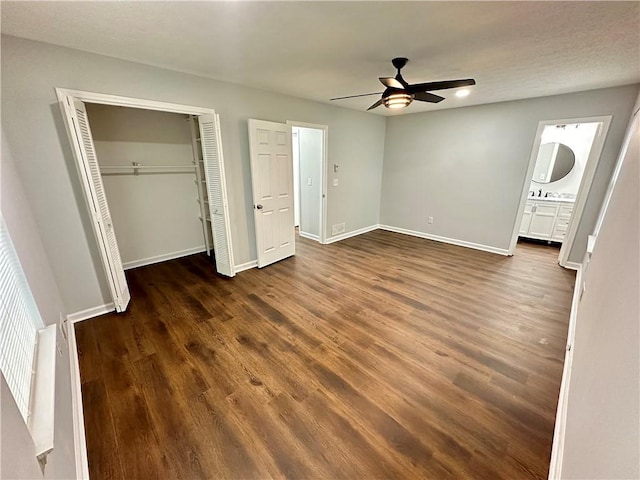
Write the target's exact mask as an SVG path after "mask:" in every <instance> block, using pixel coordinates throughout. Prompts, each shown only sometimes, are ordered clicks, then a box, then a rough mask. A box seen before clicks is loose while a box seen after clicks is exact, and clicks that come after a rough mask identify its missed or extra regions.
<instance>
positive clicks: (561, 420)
mask: <svg viewBox="0 0 640 480" xmlns="http://www.w3.org/2000/svg"><path fill="white" fill-rule="evenodd" d="M577 270H578V274H577V275H576V284H575V287H574V288H573V300H572V301H571V314H570V316H569V331H568V333H567V350H566V352H565V356H564V368H563V370H562V383H560V395H559V396H558V409H557V410H556V424H555V427H554V429H553V444H552V446H551V463H550V464H549V480H560V477H561V475H562V460H563V456H564V438H565V431H566V426H567V405H568V403H569V387H570V385H571V367H572V364H573V352H574V341H575V335H576V328H575V327H576V321H577V317H578V304H579V303H580V293H581V289H582V273H583V270H582V265H580V264H578V268H577Z"/></svg>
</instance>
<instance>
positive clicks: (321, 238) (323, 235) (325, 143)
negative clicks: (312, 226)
mask: <svg viewBox="0 0 640 480" xmlns="http://www.w3.org/2000/svg"><path fill="white" fill-rule="evenodd" d="M287 125H291V126H292V127H301V128H313V129H316V130H322V167H321V168H322V179H321V185H322V191H321V192H320V196H321V197H320V235H318V237H317V238H313V239H312V240H316V241H318V242H320V243H322V244H324V243H327V226H326V223H327V222H326V218H327V185H328V182H327V178H328V176H329V175H328V171H327V168H328V166H327V165H328V163H329V161H328V155H329V153H328V152H329V126H328V125H319V124H315V123H305V122H297V121H295V120H287ZM302 236H303V235H302ZM305 238H311V237H305Z"/></svg>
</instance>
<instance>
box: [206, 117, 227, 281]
mask: <svg viewBox="0 0 640 480" xmlns="http://www.w3.org/2000/svg"><path fill="white" fill-rule="evenodd" d="M198 123H199V125H200V140H201V145H202V159H203V160H204V171H205V180H206V183H207V197H208V198H209V213H210V215H211V232H212V234H213V252H214V256H215V259H216V270H217V271H218V273H220V274H222V275H226V276H228V277H233V276H234V275H235V271H234V268H233V266H234V265H233V252H232V251H231V243H230V239H231V229H230V224H229V204H228V202H227V188H226V182H225V175H224V161H223V158H222V145H221V143H220V122H219V118H218V116H217V115H200V116H199V117H198Z"/></svg>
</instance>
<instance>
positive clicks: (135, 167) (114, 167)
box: [100, 165, 196, 170]
mask: <svg viewBox="0 0 640 480" xmlns="http://www.w3.org/2000/svg"><path fill="white" fill-rule="evenodd" d="M160 168H171V169H173V168H180V169H185V170H195V169H196V167H195V166H194V165H105V166H104V167H100V170H122V169H133V170H146V169H154V170H157V169H160Z"/></svg>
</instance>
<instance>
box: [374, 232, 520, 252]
mask: <svg viewBox="0 0 640 480" xmlns="http://www.w3.org/2000/svg"><path fill="white" fill-rule="evenodd" d="M380 229H381V230H388V231H389V232H395V233H403V234H405V235H411V236H413V237H420V238H426V239H427V240H435V241H436V242H442V243H449V244H451V245H457V246H459V247H467V248H473V249H475V250H482V251H484V252H489V253H497V254H498V255H505V256H508V255H509V249H507V248H498V247H492V246H490V245H482V244H480V243H473V242H467V241H466V240H457V239H455V238H447V237H441V236H439V235H432V234H430V233H424V232H418V231H416V230H407V229H406V228H399V227H393V226H391V225H380Z"/></svg>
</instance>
